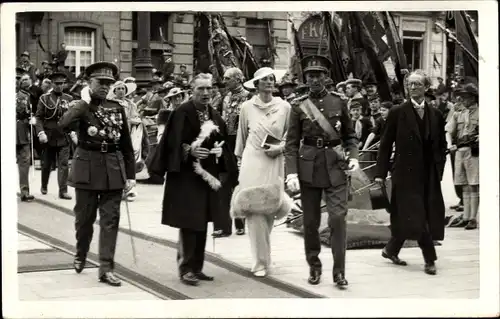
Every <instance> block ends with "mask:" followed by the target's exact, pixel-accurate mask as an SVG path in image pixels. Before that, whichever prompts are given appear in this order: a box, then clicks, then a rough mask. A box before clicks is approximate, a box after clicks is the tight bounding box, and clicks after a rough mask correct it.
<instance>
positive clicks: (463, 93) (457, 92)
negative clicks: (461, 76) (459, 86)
mask: <svg viewBox="0 0 500 319" xmlns="http://www.w3.org/2000/svg"><path fill="white" fill-rule="evenodd" d="M455 95H472V96H479V94H478V92H471V91H456V92H455Z"/></svg>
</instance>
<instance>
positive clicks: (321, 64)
mask: <svg viewBox="0 0 500 319" xmlns="http://www.w3.org/2000/svg"><path fill="white" fill-rule="evenodd" d="M300 62H301V64H302V70H303V71H302V72H303V73H304V74H305V73H306V72H309V71H320V72H325V73H329V70H330V66H331V64H332V62H331V61H330V60H329V59H328V58H327V57H324V56H321V55H309V56H306V57H305V58H303V59H302V61H300Z"/></svg>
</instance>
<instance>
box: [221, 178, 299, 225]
mask: <svg viewBox="0 0 500 319" xmlns="http://www.w3.org/2000/svg"><path fill="white" fill-rule="evenodd" d="M293 205H294V204H293V200H292V199H291V198H290V197H289V196H288V194H287V193H285V191H284V189H283V187H280V185H279V184H267V185H259V186H255V187H248V188H245V189H241V188H240V186H236V188H235V190H234V192H233V196H232V198H231V209H230V213H231V217H232V218H244V217H246V215H248V214H264V215H273V216H274V218H275V219H282V218H284V217H285V216H287V215H288V214H289V213H290V211H291V210H292V207H293Z"/></svg>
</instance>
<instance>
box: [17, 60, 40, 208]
mask: <svg viewBox="0 0 500 319" xmlns="http://www.w3.org/2000/svg"><path fill="white" fill-rule="evenodd" d="M17 77H19V84H18V86H19V87H18V91H17V93H16V159H17V167H18V171H19V188H20V191H21V201H23V202H27V201H32V200H33V199H35V197H34V196H33V195H31V194H30V185H29V172H30V161H31V140H30V139H31V138H32V136H31V134H32V132H31V127H30V125H31V124H32V123H34V122H32V118H34V117H33V114H32V109H31V104H30V103H31V101H30V98H31V96H30V93H29V92H28V91H27V89H28V88H29V87H30V86H31V78H30V75H29V74H28V73H27V72H26V71H25V70H24V69H22V68H16V80H17Z"/></svg>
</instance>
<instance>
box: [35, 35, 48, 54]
mask: <svg viewBox="0 0 500 319" xmlns="http://www.w3.org/2000/svg"><path fill="white" fill-rule="evenodd" d="M37 39H38V41H37V43H38V45H39V46H40V49H42V51H43V52H46V51H45V48H44V47H43V45H42V41H41V39H40V36H37Z"/></svg>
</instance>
